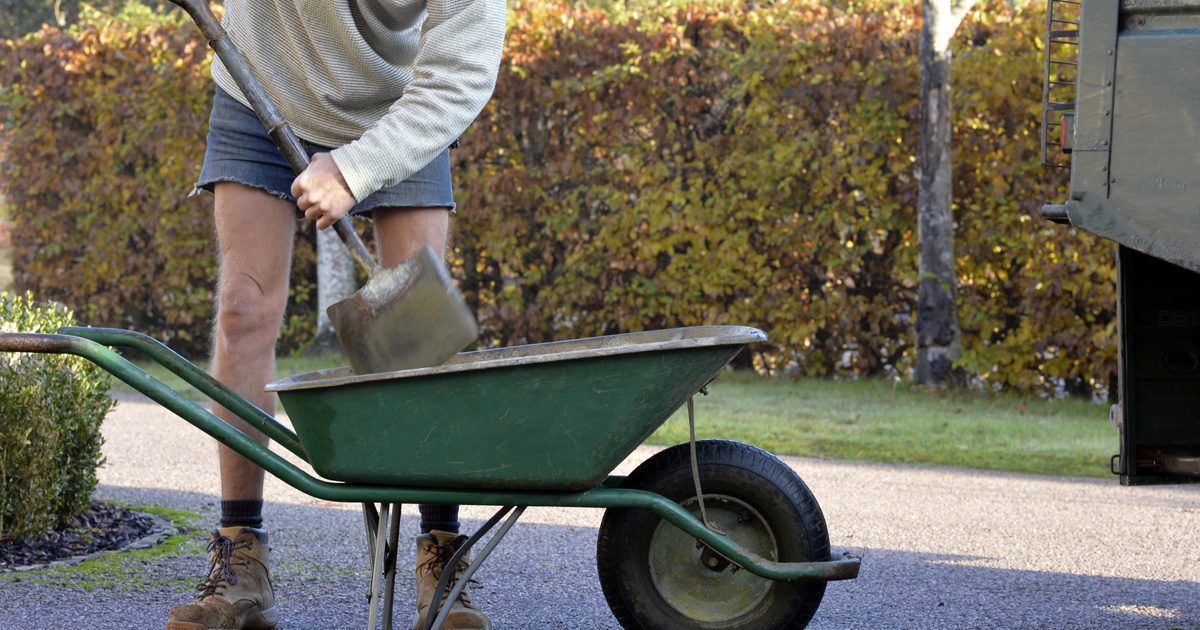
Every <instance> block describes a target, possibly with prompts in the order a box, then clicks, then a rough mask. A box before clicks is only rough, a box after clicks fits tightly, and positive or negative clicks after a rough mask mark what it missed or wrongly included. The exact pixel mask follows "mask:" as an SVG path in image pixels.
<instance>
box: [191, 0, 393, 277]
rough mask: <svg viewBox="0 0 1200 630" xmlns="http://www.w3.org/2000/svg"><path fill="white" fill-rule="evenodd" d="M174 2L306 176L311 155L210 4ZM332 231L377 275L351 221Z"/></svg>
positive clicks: (193, 0) (292, 163)
mask: <svg viewBox="0 0 1200 630" xmlns="http://www.w3.org/2000/svg"><path fill="white" fill-rule="evenodd" d="M171 2H172V3H174V4H177V5H179V6H180V7H183V9H184V10H185V11H187V12H188V15H190V16H192V21H193V22H195V23H196V26H198V27H199V28H200V32H201V33H204V37H205V38H206V39H208V45H209V46H211V47H212V49H213V52H215V53H216V54H217V57H218V58H220V59H221V63H223V64H225V69H226V70H228V71H229V75H230V76H232V77H233V80H234V82H235V83H237V85H238V87H239V88H241V90H242V94H244V95H245V96H246V98H247V99H248V100H249V101H250V109H253V110H254V113H255V114H257V115H258V119H259V120H261V121H262V124H263V126H265V127H266V128H267V134H268V135H269V136H271V140H272V141H273V142H274V143H275V146H276V147H278V148H279V152H280V153H281V154H283V157H284V159H286V160H287V161H288V164H289V165H290V166H291V167H292V172H294V173H295V174H296V175H299V174H300V173H303V172H304V169H306V168H308V152H307V151H305V150H304V145H303V144H302V143H301V142H300V137H299V136H297V135H296V132H295V131H293V130H292V126H291V125H289V124H288V122H287V121H286V120H284V118H283V115H282V114H280V113H279V110H278V109H277V108H276V107H275V103H274V102H273V101H271V97H270V96H269V95H268V94H267V91H266V89H265V88H263V85H262V83H260V82H259V81H258V78H256V77H255V76H254V72H253V71H252V70H251V69H250V64H249V63H247V62H246V58H245V57H243V56H242V53H241V51H239V50H238V49H237V46H234V45H233V40H231V39H229V37H227V33H226V32H225V29H224V28H222V27H221V23H220V22H219V21H217V17H216V16H215V15H213V13H212V10H211V9H209V8H208V3H207V2H205V0H171ZM333 229H334V231H336V232H337V235H338V236H339V237H340V238H341V239H342V245H345V246H346V251H348V252H350V257H351V258H353V259H354V260H356V261H357V262H358V264H359V265H361V266H362V267H363V269H366V270H367V272H368V273H374V272H375V270H377V269H378V268H379V263H377V262H375V258H374V257H372V256H371V252H370V251H369V250H367V246H366V245H365V244H364V243H363V241H362V239H361V238H359V236H358V233H357V232H355V231H354V226H353V225H351V224H350V219H349V218H347V217H344V216H343V217H342V218H340V219H338V220H337V222H336V223H334V224H333Z"/></svg>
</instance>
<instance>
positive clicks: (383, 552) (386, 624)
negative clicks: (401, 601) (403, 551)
mask: <svg viewBox="0 0 1200 630" xmlns="http://www.w3.org/2000/svg"><path fill="white" fill-rule="evenodd" d="M389 517H390V518H389ZM363 522H364V523H365V525H366V530H367V551H368V557H369V559H370V561H369V566H370V572H371V588H370V591H368V592H367V603H368V606H370V612H369V613H368V615H367V628H368V630H375V628H376V624H375V622H376V620H377V619H378V614H379V605H380V601H379V596H380V595H383V628H384V629H385V630H391V628H392V608H393V603H394V600H395V594H396V556H397V555H398V547H397V543H398V540H399V537H400V504H399V503H394V504H388V503H382V504H380V506H379V508H378V509H376V507H375V504H373V503H363ZM381 581H382V582H383V585H382V588H381V585H380V582H381Z"/></svg>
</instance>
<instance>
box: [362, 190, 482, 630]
mask: <svg viewBox="0 0 1200 630" xmlns="http://www.w3.org/2000/svg"><path fill="white" fill-rule="evenodd" d="M373 214H374V216H375V241H376V243H377V244H378V245H379V257H380V264H382V265H383V266H385V267H391V266H395V265H398V264H400V263H402V262H404V261H405V260H407V259H408V258H409V257H411V256H412V255H413V254H416V253H417V251H418V250H420V249H421V248H422V247H424V246H425V245H431V246H432V247H433V250H434V251H435V252H436V253H437V255H438V257H439V258H441V257H443V256H444V255H445V249H446V235H447V231H448V230H449V227H450V214H449V211H447V210H446V209H445V208H388V209H386V210H378V209H377V210H374V211H373ZM464 439H465V436H464ZM421 532H422V535H421V536H420V537H418V538H417V554H416V571H415V573H416V580H417V602H416V603H417V624H421V623H423V622H424V620H425V618H426V617H427V616H429V615H432V614H435V612H436V610H437V606H435V605H434V604H433V592H434V591H435V590H436V587H437V582H438V579H439V578H440V577H441V574H442V571H443V570H448V571H455V572H459V571H462V570H463V568H464V567H465V566H466V563H467V559H466V558H463V559H462V561H460V562H459V565H458V566H456V567H451V566H447V564H448V561H449V559H450V557H451V555H453V553H454V551H455V550H456V549H458V547H459V545H461V544H462V541H463V539H465V538H466V537H465V536H459V535H458V508H457V506H435V505H422V506H421ZM443 627H444V628H447V629H461V630H465V629H470V630H486V629H488V628H491V627H492V624H491V621H489V620H488V618H487V615H484V614H483V611H481V610H480V609H479V607H478V606H476V605H475V604H474V603H472V602H471V599H470V595H469V594H468V593H467V591H465V590H464V591H463V593H462V595H460V596H459V598H458V600H457V601H455V602H454V603H453V605H452V606H451V609H450V613H449V615H447V617H446V621H445V625H444V626H443Z"/></svg>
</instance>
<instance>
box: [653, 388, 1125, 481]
mask: <svg viewBox="0 0 1200 630" xmlns="http://www.w3.org/2000/svg"><path fill="white" fill-rule="evenodd" d="M709 393H710V395H709V396H707V397H705V396H698V397H697V399H696V437H697V438H698V439H702V438H705V437H721V438H729V439H734V440H740V441H743V442H749V443H751V444H755V445H757V446H761V447H762V448H765V449H767V450H769V451H771V452H774V453H776V454H780V455H803V456H807V457H828V458H833V459H851V460H864V461H874V462H903V463H919V464H942V465H951V466H966V467H970V468H985V469H994V470H1009V471H1017V472H1029V473H1042V474H1052V475H1071V476H1090V477H1108V476H1111V475H1110V473H1109V471H1108V462H1109V458H1110V457H1111V456H1112V454H1113V453H1115V452H1116V450H1117V439H1118V438H1117V431H1116V429H1114V428H1113V427H1112V426H1111V425H1110V424H1109V423H1108V413H1107V410H1106V408H1105V407H1103V406H1100V405H1094V404H1091V403H1088V402H1084V401H1079V400H1043V399H1040V398H1036V397H1032V396H1016V395H986V396H985V395H982V394H977V393H970V392H957V393H951V394H940V395H939V394H932V393H929V392H927V391H923V390H920V389H918V388H915V387H913V386H911V385H908V384H904V383H892V382H888V381H882V380H865V381H827V380H815V379H812V380H783V379H764V378H759V377H757V376H754V375H752V374H743V373H727V374H725V375H723V376H722V377H721V378H719V379H718V380H717V381H716V382H714V383H713V384H712V385H710V386H709ZM687 438H688V426H687V412H686V408H685V409H684V410H681V411H680V412H679V413H676V414H675V416H674V417H672V418H671V419H670V420H668V421H667V423H666V424H665V425H663V427H662V428H660V429H659V430H658V432H656V433H655V434H654V436H653V437H652V438H651V441H652V442H653V443H657V444H674V443H679V442H684V441H686V440H687Z"/></svg>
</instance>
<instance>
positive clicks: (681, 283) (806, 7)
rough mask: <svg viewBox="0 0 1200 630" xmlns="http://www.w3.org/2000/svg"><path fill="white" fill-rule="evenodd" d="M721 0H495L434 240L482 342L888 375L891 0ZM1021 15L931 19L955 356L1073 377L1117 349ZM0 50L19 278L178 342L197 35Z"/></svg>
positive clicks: (898, 223)
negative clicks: (716, 351)
mask: <svg viewBox="0 0 1200 630" xmlns="http://www.w3.org/2000/svg"><path fill="white" fill-rule="evenodd" d="M723 4H724V3H705V4H697V5H696V6H693V7H690V8H684V9H677V8H664V9H656V10H653V11H650V10H645V9H643V10H639V11H632V10H599V9H589V8H586V7H584V6H582V5H572V4H569V3H566V2H524V1H517V2H514V4H513V5H512V11H511V14H510V16H511V17H510V22H509V34H508V44H507V52H506V58H505V62H504V64H503V65H502V68H501V74H500V78H499V83H498V86H497V89H496V96H495V98H493V100H492V101H491V103H490V104H489V105H488V107H487V109H486V110H485V111H484V112H483V114H482V115H481V116H480V118H479V120H478V121H477V122H476V124H475V125H474V126H473V127H472V128H471V129H470V130H469V131H468V133H467V134H466V135H465V136H464V137H463V139H462V148H460V149H459V150H458V151H457V152H456V153H455V154H454V159H455V162H456V164H455V167H456V178H457V182H456V183H457V191H456V193H457V198H458V201H459V204H460V207H459V212H458V215H457V216H456V218H455V219H454V221H453V224H454V228H455V236H454V243H453V245H454V247H453V251H452V253H451V262H452V265H453V267H454V271H455V275H456V277H457V278H458V279H459V281H460V283H461V285H462V287H463V289H464V292H465V293H466V294H467V297H468V299H469V301H470V302H471V304H472V305H473V306H474V307H475V309H476V312H477V314H478V316H479V318H480V320H481V323H482V325H483V329H484V331H485V338H484V343H485V344H489V345H510V344H518V343H527V342H538V341H545V340H551V339H565V338H574V337H583V336H589V335H598V334H606V333H615V332H623V331H630V330H641V329H653V328H663V327H670V326H685V325H694V324H722V323H736V324H747V325H753V326H758V327H760V328H762V329H764V330H765V331H766V332H767V333H768V334H769V335H770V338H771V342H770V343H769V344H763V345H762V346H761V347H758V348H756V349H755V353H754V355H753V358H754V362H755V364H756V365H757V366H758V367H759V368H760V369H762V370H765V371H771V372H789V373H801V374H808V375H820V376H830V375H904V374H907V371H908V370H909V368H910V367H911V363H912V354H913V348H912V338H913V321H912V318H913V312H914V304H915V298H916V284H917V277H916V274H917V272H916V268H917V265H916V253H917V234H916V217H915V216H914V207H915V200H916V194H917V182H918V178H917V176H916V172H915V168H916V164H915V159H914V155H915V146H916V137H915V130H916V128H917V125H916V116H917V115H918V109H917V64H916V46H917V33H918V29H919V15H918V12H917V8H916V6H914V4H915V3H911V2H903V1H900V0H863V1H859V2H854V3H841V4H851V6H850V8H834V7H831V6H830V3H828V2H822V1H819V0H795V1H792V2H786V1H780V2H775V3H770V4H767V5H764V6H758V7H749V8H748V7H747V5H745V4H741V3H738V4H736V5H733V4H727V5H724V6H722V5H723ZM1040 11H1041V9H1040V8H1039V7H1030V8H1029V9H1021V10H1016V11H1014V10H1011V9H1009V8H1008V4H1007V3H1004V2H999V1H997V2H992V3H985V4H983V5H981V6H980V7H979V8H978V9H976V10H975V11H974V12H973V14H972V16H971V17H970V18H969V19H968V20H967V22H966V23H964V25H963V26H962V27H961V28H960V30H959V33H958V36H957V38H956V40H955V43H954V48H955V61H954V107H955V112H954V117H955V123H954V124H955V128H954V138H955V140H954V142H955V145H954V169H955V194H956V200H955V204H956V205H955V214H956V217H957V221H958V224H957V229H958V233H957V237H958V243H957V251H956V255H957V258H958V265H959V274H960V285H961V287H960V312H959V314H960V320H961V322H962V325H963V328H964V331H963V333H964V335H963V337H964V346H965V351H966V354H965V357H964V360H963V363H964V365H965V366H966V367H968V368H969V369H971V370H972V371H974V373H976V374H978V375H979V377H980V378H981V380H982V382H984V383H998V384H1001V385H1005V386H1017V387H1022V388H1056V387H1057V388H1063V387H1065V388H1067V389H1069V390H1072V391H1079V392H1094V391H1098V390H1100V389H1103V388H1104V387H1105V386H1106V385H1107V384H1108V379H1109V378H1110V375H1111V374H1112V373H1113V372H1114V355H1115V351H1114V347H1115V329H1114V322H1115V306H1114V303H1115V296H1114V288H1113V283H1114V272H1113V261H1112V251H1111V246H1110V245H1109V244H1107V243H1105V242H1102V241H1099V240H1098V239H1094V238H1091V237H1089V236H1087V235H1084V234H1080V233H1076V232H1075V231H1074V230H1071V229H1068V228H1062V227H1059V226H1053V225H1050V224H1047V223H1045V222H1043V221H1042V220H1041V219H1040V218H1039V216H1038V214H1037V209H1038V208H1039V207H1040V206H1041V205H1042V204H1043V203H1046V202H1051V201H1056V202H1057V201H1062V200H1063V199H1064V198H1065V194H1066V193H1065V187H1064V184H1065V177H1064V173H1063V172H1055V171H1050V170H1047V169H1044V168H1042V167H1041V166H1040V162H1039V158H1038V140H1037V139H1038V127H1037V125H1038V116H1039V112H1040V98H1041V95H1040V91H1041V80H1040V76H1041V74H1040V73H1041V62H1040V59H1041V57H1040V54H1041V52H1040V51H1041V45H1040V44H1039V42H1038V38H1039V36H1040V31H1041V28H1042V20H1043V15H1042V14H1041V13H1040ZM5 54H6V55H7V61H6V62H0V64H3V69H2V70H0V71H2V72H3V73H5V74H0V83H3V84H4V85H7V86H9V87H7V88H6V92H5V93H4V95H3V99H4V101H3V102H4V103H5V105H4V107H5V112H6V122H5V125H7V126H8V127H7V128H6V131H5V136H6V142H7V146H6V147H5V152H6V153H5V158H4V160H5V161H4V173H5V175H4V181H3V185H4V187H5V190H6V191H7V194H8V195H9V197H10V200H11V201H12V202H13V203H14V205H15V206H16V207H17V208H18V216H17V222H16V233H15V237H16V241H17V259H18V269H17V278H18V282H19V284H20V285H21V286H23V287H29V288H32V289H34V291H35V292H36V293H37V294H38V295H39V296H42V297H53V298H56V299H60V300H62V301H64V302H67V303H68V304H70V305H71V306H72V307H73V308H75V310H76V311H77V313H78V314H79V317H80V319H82V320H84V321H88V322H90V323H97V324H116V325H122V326H130V327H134V328H138V329H141V330H145V331H147V332H150V333H151V334H155V335H157V336H160V337H166V338H168V339H177V340H180V341H181V342H187V343H181V345H185V346H186V345H188V344H189V343H191V344H193V345H197V344H199V340H198V339H197V335H198V334H199V331H202V330H203V329H204V328H205V323H206V321H207V318H208V317H209V316H210V313H211V299H212V288H211V282H212V273H213V262H212V251H211V245H210V244H209V242H210V234H209V231H210V229H211V228H210V227H209V225H208V222H209V221H210V219H209V216H208V212H209V211H208V208H207V207H206V204H207V203H209V202H208V201H207V199H206V198H195V197H192V198H189V197H188V196H187V192H188V191H189V190H190V187H191V182H192V180H193V179H194V177H195V174H196V172H197V170H198V167H199V160H200V158H201V150H200V148H201V146H202V141H203V128H204V121H205V115H206V109H207V106H208V98H209V93H210V90H211V88H210V87H209V84H208V80H207V78H206V77H207V74H206V72H207V71H206V65H205V55H206V53H205V51H204V50H203V47H202V44H201V41H200V39H199V37H198V36H197V35H196V33H195V32H194V30H193V29H191V27H187V26H181V24H180V23H179V22H171V21H169V20H168V21H166V22H165V23H160V24H157V25H155V26H152V27H145V28H140V29H136V30H132V31H131V30H128V29H125V28H122V27H121V26H120V25H116V24H103V23H96V24H91V25H89V26H86V27H85V28H82V29H80V30H79V32H78V33H72V34H64V33H59V32H56V31H49V30H48V31H42V32H41V33H38V34H36V35H35V36H33V37H32V38H29V39H24V40H21V41H18V42H13V43H10V44H9V45H8V48H7V50H6V51H5ZM302 249H303V248H302ZM308 251H309V254H308V257H307V259H306V262H304V264H301V265H298V268H299V271H298V273H297V275H296V282H297V283H299V284H298V286H300V287H301V293H302V294H303V296H302V297H304V298H305V299H308V300H309V301H308V302H305V301H304V299H300V300H296V301H295V304H296V305H297V306H296V307H295V308H296V309H297V311H296V312H295V313H294V314H295V315H296V318H294V319H293V320H291V325H292V332H291V334H292V335H294V338H296V339H300V338H302V337H303V335H304V332H305V331H311V324H306V323H305V322H306V321H307V320H304V319H302V318H300V316H301V315H307V314H308V313H309V312H310V310H311V308H312V307H311V297H312V296H311V295H310V294H311V293H312V292H311V281H310V280H307V278H311V277H312V272H311V250H308ZM305 283H308V284H305ZM305 287H307V288H305Z"/></svg>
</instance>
